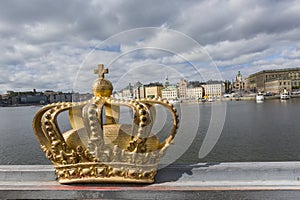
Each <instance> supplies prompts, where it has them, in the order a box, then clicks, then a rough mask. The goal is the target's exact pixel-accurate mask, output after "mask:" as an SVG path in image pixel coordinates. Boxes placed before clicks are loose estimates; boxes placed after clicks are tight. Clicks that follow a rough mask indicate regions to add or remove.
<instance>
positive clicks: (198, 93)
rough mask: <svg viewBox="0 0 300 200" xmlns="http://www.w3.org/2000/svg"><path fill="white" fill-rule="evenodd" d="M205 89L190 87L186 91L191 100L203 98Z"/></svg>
mask: <svg viewBox="0 0 300 200" xmlns="http://www.w3.org/2000/svg"><path fill="white" fill-rule="evenodd" d="M203 90H204V89H203V87H202V86H200V87H188V88H187V89H186V95H187V97H188V98H189V99H199V98H202V97H203V92H204V91H203Z"/></svg>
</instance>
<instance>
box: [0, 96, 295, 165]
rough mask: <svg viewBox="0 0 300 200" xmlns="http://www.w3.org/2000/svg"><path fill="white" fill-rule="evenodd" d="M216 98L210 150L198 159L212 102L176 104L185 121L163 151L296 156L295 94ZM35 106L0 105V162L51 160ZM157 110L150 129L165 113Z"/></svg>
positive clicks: (221, 158)
mask: <svg viewBox="0 0 300 200" xmlns="http://www.w3.org/2000/svg"><path fill="white" fill-rule="evenodd" d="M214 104H218V103H217V102H216V103H214ZM219 104H222V106H225V104H226V118H225V123H224V127H223V130H222V132H221V135H220V137H219V138H216V139H215V140H216V145H215V146H214V148H213V149H212V151H211V152H210V153H209V154H208V155H207V156H206V157H204V158H202V159H200V158H199V156H198V155H199V150H200V147H201V145H202V143H203V140H204V137H205V136H206V134H207V129H208V126H209V124H210V122H211V121H210V120H211V115H212V105H213V104H211V103H205V104H199V105H192V104H182V105H181V106H180V107H178V109H179V111H180V112H181V113H182V114H183V118H182V120H184V122H185V123H181V125H182V126H181V128H180V129H179V132H178V135H177V136H178V137H176V140H175V144H174V145H173V146H172V147H171V152H168V154H172V153H173V152H175V151H177V150H178V152H179V153H178V155H179V156H180V158H179V159H177V158H176V163H188V164H193V163H198V162H234V161H294V160H300V123H299V120H300V99H291V100H289V101H285V102H282V101H280V100H268V101H265V102H264V103H261V104H257V103H255V102H252V101H229V102H222V103H219ZM38 109H40V107H33V106H32V107H30V106H29V107H0V165H6V164H24V165H28V164H50V161H48V160H47V159H46V158H45V155H44V153H43V152H42V151H41V149H40V146H39V143H38V142H37V140H36V138H35V135H34V133H33V131H32V127H31V123H32V119H33V116H34V114H35V112H36V111H37V110H38ZM157 114H158V115H157V117H158V119H159V120H157V123H156V126H155V127H154V128H155V130H156V129H157V130H159V129H160V127H161V125H162V124H160V123H161V122H163V121H165V118H168V116H164V115H163V114H159V112H158V113H157ZM198 115H199V116H198ZM66 119H67V117H66V115H65V116H62V119H61V121H62V126H64V123H66V124H68V123H67V122H66ZM199 120H200V121H199ZM66 126H67V125H66ZM158 135H159V133H158ZM190 138H192V139H190ZM180 151H181V152H180Z"/></svg>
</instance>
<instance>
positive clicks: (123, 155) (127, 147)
mask: <svg viewBox="0 0 300 200" xmlns="http://www.w3.org/2000/svg"><path fill="white" fill-rule="evenodd" d="M95 73H98V74H99V78H98V79H97V80H96V81H95V82H94V84H93V87H92V89H93V94H94V97H93V98H92V99H90V100H89V101H85V102H60V103H53V104H50V105H46V106H44V107H43V108H41V109H40V110H39V111H38V112H37V113H36V115H35V117H34V119H33V129H34V132H35V134H36V136H37V138H38V140H39V142H40V143H41V148H42V150H43V151H44V152H45V153H46V157H47V158H48V159H50V160H51V161H52V163H53V165H54V167H55V169H56V174H57V176H58V180H59V182H60V183H78V182H81V183H82V182H89V183H91V182H137V183H152V182H153V181H154V177H155V174H156V172H157V166H158V163H159V161H160V159H161V157H162V156H163V155H164V154H165V152H166V149H167V148H168V146H169V145H170V144H171V143H172V141H173V139H174V136H175V134H176V131H177V128H178V123H179V120H178V114H177V112H176V108H174V107H173V105H172V104H170V103H169V102H168V101H166V100H164V101H163V100H160V99H155V98H154V99H150V98H146V99H137V100H118V99H114V98H111V97H110V96H111V94H112V90H113V86H112V84H111V82H110V81H109V80H107V79H105V78H104V74H105V73H108V69H104V68H103V65H101V64H100V65H98V69H97V70H95ZM157 104H159V105H162V106H163V107H164V108H166V109H168V110H169V111H170V113H171V114H172V117H173V126H172V129H171V130H170V133H169V136H168V137H167V138H166V139H165V140H164V141H163V142H159V141H160V140H159V138H158V137H157V136H156V135H153V134H152V133H151V129H152V126H153V123H154V121H155V107H154V106H155V105H157ZM121 106H126V107H129V108H130V109H131V110H132V111H133V118H132V124H120V123H119V118H120V107H121ZM64 111H68V112H69V121H70V124H71V128H72V129H71V130H68V131H66V132H65V133H62V132H61V131H60V128H59V126H58V122H57V119H58V115H59V114H60V113H62V112H64ZM104 113H105V114H104ZM104 121H105V123H104Z"/></svg>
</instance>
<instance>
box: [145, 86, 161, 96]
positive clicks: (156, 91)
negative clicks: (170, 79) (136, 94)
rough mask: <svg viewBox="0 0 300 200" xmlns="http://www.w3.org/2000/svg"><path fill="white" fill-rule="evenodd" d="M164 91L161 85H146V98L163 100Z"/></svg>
mask: <svg viewBox="0 0 300 200" xmlns="http://www.w3.org/2000/svg"><path fill="white" fill-rule="evenodd" d="M162 89H163V86H162V85H161V84H151V83H150V84H149V85H145V93H146V95H145V97H146V98H162Z"/></svg>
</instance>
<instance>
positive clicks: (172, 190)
mask: <svg viewBox="0 0 300 200" xmlns="http://www.w3.org/2000/svg"><path fill="white" fill-rule="evenodd" d="M249 195H250V196H249ZM286 197H292V198H295V199H299V198H300V162H256V163H253V162H251V163H249V162H245V163H199V164H196V165H174V166H169V167H167V168H164V169H161V170H160V171H159V172H158V174H157V176H156V181H155V183H154V184H150V185H149V184H142V185H140V184H73V185H61V184H59V183H58V182H57V181H56V176H55V173H54V168H53V167H52V166H46V165H30V166H28V165H6V166H0V198H1V199H6V198H8V199H12V198H13V199H24V198H25V199H86V198H87V199H93V198H98V199H99V198H100V199H101V198H102V199H207V198H218V199H220V198H222V199H226V198H231V199H232V198H233V199H243V198H250V199H285V198H286Z"/></svg>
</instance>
